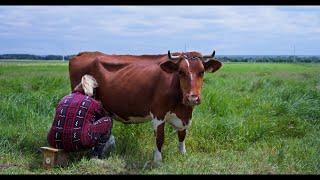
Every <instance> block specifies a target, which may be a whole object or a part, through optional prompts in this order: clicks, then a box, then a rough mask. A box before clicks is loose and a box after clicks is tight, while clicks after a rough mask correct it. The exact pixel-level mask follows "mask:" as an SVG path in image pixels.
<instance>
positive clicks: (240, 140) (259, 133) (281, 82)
mask: <svg viewBox="0 0 320 180" xmlns="http://www.w3.org/2000/svg"><path fill="white" fill-rule="evenodd" d="M204 81H205V85H204V89H203V92H202V96H203V102H202V104H201V105H199V106H198V107H196V108H195V110H194V113H193V122H192V126H191V127H190V129H189V130H188V132H187V138H186V148H187V154H186V155H181V154H179V153H178V138H177V134H176V132H175V130H174V129H173V128H172V127H171V126H170V125H167V126H166V127H165V130H166V132H165V135H166V136H165V143H164V146H163V158H164V159H163V164H162V165H161V166H159V167H153V166H150V163H149V161H150V160H152V151H153V148H154V137H153V130H152V128H151V127H152V126H151V123H145V124H132V125H124V124H122V123H120V122H115V124H114V129H113V133H114V135H115V137H116V143H117V146H116V149H115V151H113V152H111V154H110V155H109V156H108V157H107V158H106V159H105V160H104V164H96V163H95V162H94V161H92V160H90V159H89V158H88V156H87V154H86V152H80V153H73V154H71V155H70V156H71V157H70V160H71V164H70V165H69V166H68V167H66V168H54V169H52V170H44V169H42V168H41V162H42V157H41V152H40V151H39V147H40V146H43V145H47V142H46V135H47V132H48V130H49V128H50V126H51V123H52V119H53V116H54V108H55V106H56V104H57V102H58V101H59V100H60V98H62V97H63V96H64V95H66V94H68V93H69V90H70V85H69V79H68V65H67V63H61V62H51V63H48V62H45V63H40V62H33V63H30V62H28V63H23V62H21V63H9V62H1V63H0V84H1V85H0V95H1V96H0V173H1V174H33V173H36V174H38V173H49V174H131V173H133V174H257V173H259V174H260V173H261V174H270V173H271V174H296V173H299V174H319V173H320V139H319V137H320V131H319V129H320V128H319V127H320V126H319V120H320V65H319V64H262V63H261V64H246V63H241V64H236V63H233V64H227V63H226V64H224V66H223V68H222V69H221V70H219V71H218V72H217V73H214V74H206V75H205V80H204Z"/></svg>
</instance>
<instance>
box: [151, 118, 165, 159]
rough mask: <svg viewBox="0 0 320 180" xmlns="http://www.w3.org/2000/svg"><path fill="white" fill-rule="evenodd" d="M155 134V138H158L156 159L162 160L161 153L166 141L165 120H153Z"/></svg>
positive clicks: (155, 152)
mask: <svg viewBox="0 0 320 180" xmlns="http://www.w3.org/2000/svg"><path fill="white" fill-rule="evenodd" d="M152 124H153V129H154V134H155V140H156V147H155V151H154V161H155V162H160V161H162V155H161V148H162V145H163V142H164V124H165V123H164V121H163V120H158V119H153V120H152Z"/></svg>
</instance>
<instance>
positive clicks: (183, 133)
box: [178, 129, 187, 154]
mask: <svg viewBox="0 0 320 180" xmlns="http://www.w3.org/2000/svg"><path fill="white" fill-rule="evenodd" d="M186 134H187V130H186V129H184V130H181V131H179V130H178V138H179V151H180V153H181V154H185V153H186V152H187V151H186V145H185V142H184V140H185V138H186Z"/></svg>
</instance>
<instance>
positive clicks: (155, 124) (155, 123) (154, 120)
mask: <svg viewBox="0 0 320 180" xmlns="http://www.w3.org/2000/svg"><path fill="white" fill-rule="evenodd" d="M150 116H151V117H152V127H153V129H154V130H155V131H157V129H158V126H160V125H161V124H163V123H164V120H161V119H158V118H157V117H155V116H154V115H153V114H152V113H151V112H150Z"/></svg>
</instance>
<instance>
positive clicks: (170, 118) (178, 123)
mask: <svg viewBox="0 0 320 180" xmlns="http://www.w3.org/2000/svg"><path fill="white" fill-rule="evenodd" d="M165 121H166V122H168V123H169V124H171V125H172V126H173V127H174V128H175V129H177V130H179V131H182V130H184V129H187V128H188V127H189V126H190V124H191V119H190V120H189V122H188V124H186V125H183V123H182V120H181V119H179V118H178V117H177V115H176V114H175V113H171V112H168V113H167V114H166V116H165Z"/></svg>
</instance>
